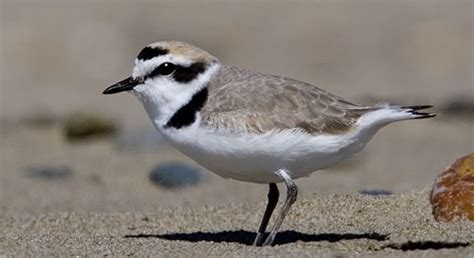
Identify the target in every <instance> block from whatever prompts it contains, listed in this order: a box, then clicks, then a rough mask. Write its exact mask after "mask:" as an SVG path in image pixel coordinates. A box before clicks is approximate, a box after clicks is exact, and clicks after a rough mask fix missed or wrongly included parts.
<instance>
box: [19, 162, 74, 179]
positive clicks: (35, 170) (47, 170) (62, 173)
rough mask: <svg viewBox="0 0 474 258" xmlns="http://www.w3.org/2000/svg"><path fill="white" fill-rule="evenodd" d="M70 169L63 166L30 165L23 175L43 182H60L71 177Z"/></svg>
mask: <svg viewBox="0 0 474 258" xmlns="http://www.w3.org/2000/svg"><path fill="white" fill-rule="evenodd" d="M72 174H73V172H72V169H71V168H70V167H68V166H65V165H32V166H29V167H27V168H26V169H25V175H26V176H28V177H32V178H38V179H44V180H60V179H61V180H62V179H67V178H69V177H71V176H72Z"/></svg>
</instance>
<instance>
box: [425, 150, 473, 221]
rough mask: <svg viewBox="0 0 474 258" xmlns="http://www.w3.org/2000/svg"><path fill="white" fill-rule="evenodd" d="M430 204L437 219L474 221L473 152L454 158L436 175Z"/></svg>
mask: <svg viewBox="0 0 474 258" xmlns="http://www.w3.org/2000/svg"><path fill="white" fill-rule="evenodd" d="M431 205H432V206H433V216H434V217H435V219H436V220H437V221H442V222H449V221H451V220H453V219H455V218H456V219H462V218H467V219H469V220H471V221H474V153H473V154H469V155H467V156H465V157H462V158H460V159H458V160H456V162H454V164H452V165H451V167H449V168H448V169H447V170H446V171H444V172H442V173H441V174H440V175H439V176H438V178H437V179H436V182H435V185H434V186H433V190H432V191H431Z"/></svg>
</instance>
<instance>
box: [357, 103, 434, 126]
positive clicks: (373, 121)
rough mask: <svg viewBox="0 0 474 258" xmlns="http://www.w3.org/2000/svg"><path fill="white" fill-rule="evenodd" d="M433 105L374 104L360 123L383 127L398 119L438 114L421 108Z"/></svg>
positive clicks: (420, 117)
mask: <svg viewBox="0 0 474 258" xmlns="http://www.w3.org/2000/svg"><path fill="white" fill-rule="evenodd" d="M431 107H432V106H430V105H416V106H398V105H390V104H388V103H380V104H377V105H375V106H373V107H372V111H370V112H367V113H366V114H364V115H363V116H362V117H361V118H360V120H359V123H360V124H365V125H368V127H372V126H373V127H381V126H384V125H386V124H389V123H392V122H396V121H402V120H411V119H423V118H430V117H434V116H436V114H434V113H428V112H422V111H420V110H424V109H427V108H431Z"/></svg>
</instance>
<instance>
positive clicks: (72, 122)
mask: <svg viewBox="0 0 474 258" xmlns="http://www.w3.org/2000/svg"><path fill="white" fill-rule="evenodd" d="M63 131H64V132H63V133H64V136H65V137H66V139H68V140H70V141H78V140H85V139H90V138H96V137H104V136H112V135H115V134H116V132H117V131H118V125H117V124H116V123H115V122H114V121H112V120H111V119H109V118H106V117H103V116H100V115H97V114H92V113H75V114H72V115H70V116H68V117H67V118H66V119H65V121H64V127H63Z"/></svg>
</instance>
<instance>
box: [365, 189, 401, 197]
mask: <svg viewBox="0 0 474 258" xmlns="http://www.w3.org/2000/svg"><path fill="white" fill-rule="evenodd" d="M359 193H360V194H363V195H371V196H386V195H392V194H393V193H392V192H390V191H388V190H384V189H364V190H360V191H359Z"/></svg>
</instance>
